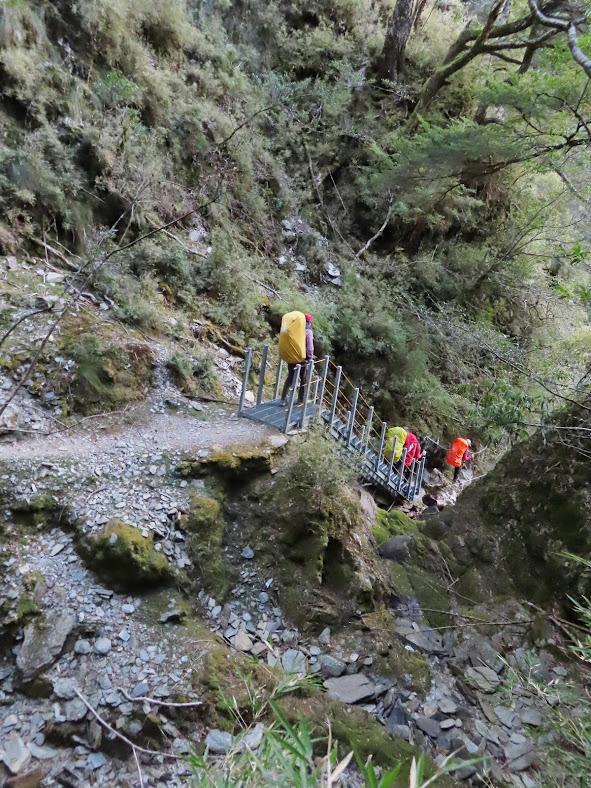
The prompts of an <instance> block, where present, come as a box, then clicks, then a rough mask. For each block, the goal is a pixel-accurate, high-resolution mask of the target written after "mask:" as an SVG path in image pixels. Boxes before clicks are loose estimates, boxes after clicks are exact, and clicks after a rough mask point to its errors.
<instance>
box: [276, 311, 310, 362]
mask: <svg viewBox="0 0 591 788" xmlns="http://www.w3.org/2000/svg"><path fill="white" fill-rule="evenodd" d="M279 358H281V359H282V360H283V361H285V362H286V363H287V364H301V363H302V361H304V360H305V358H306V316H305V315H304V313H303V312H288V313H287V314H286V315H283V319H282V321H281V331H280V332H279Z"/></svg>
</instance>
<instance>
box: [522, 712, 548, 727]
mask: <svg viewBox="0 0 591 788" xmlns="http://www.w3.org/2000/svg"><path fill="white" fill-rule="evenodd" d="M520 717H521V721H522V722H523V723H524V724H525V725H533V726H535V727H536V728H537V727H539V726H540V725H542V724H543V722H544V720H543V718H542V715H541V714H540V712H539V711H538V710H537V709H526V710H525V711H522V712H521V713H520Z"/></svg>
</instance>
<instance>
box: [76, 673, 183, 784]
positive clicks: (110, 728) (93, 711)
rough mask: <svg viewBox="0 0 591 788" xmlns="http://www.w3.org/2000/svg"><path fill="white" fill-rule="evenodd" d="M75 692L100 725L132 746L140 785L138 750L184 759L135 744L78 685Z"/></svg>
mask: <svg viewBox="0 0 591 788" xmlns="http://www.w3.org/2000/svg"><path fill="white" fill-rule="evenodd" d="M74 692H75V693H76V695H77V696H78V698H80V700H81V701H82V703H83V704H84V705H85V706H86V708H87V709H88V711H89V712H90V713H91V714H92V715H93V717H95V719H96V721H97V722H98V723H99V725H102V726H103V728H106V729H107V730H108V731H109V732H110V733H112V734H113V735H114V736H116V737H117V738H118V739H120V740H121V741H122V742H125V744H127V745H128V747H131V751H132V753H133V757H134V759H135V763H136V766H137V770H138V776H139V780H140V785H143V784H144V783H143V779H142V771H141V768H140V762H139V759H138V757H137V754H138V752H141V753H144V755H155V756H158V757H160V758H170V759H171V760H174V761H179V760H181V759H182V758H181V756H180V755H175V754H174V753H172V752H159V751H158V750H148V749H147V748H146V747H140V746H139V744H134V742H132V741H131V739H128V738H127V736H124V735H123V734H122V733H119V731H118V730H116V729H115V728H113V726H112V725H109V723H108V722H107V721H106V720H105V719H103V717H101V715H100V714H99V713H98V711H97V710H96V709H95V708H94V707H93V706H92V705H91V704H90V703H89V702H88V700H87V699H86V698H85V697H84V695H83V694H82V693H81V692H80V691H79V690H78V689H77V688H76V687H74Z"/></svg>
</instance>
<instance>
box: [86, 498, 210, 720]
mask: <svg viewBox="0 0 591 788" xmlns="http://www.w3.org/2000/svg"><path fill="white" fill-rule="evenodd" d="M93 495H94V493H93ZM117 691H118V692H120V693H121V694H122V695H125V697H126V698H127V700H130V701H131V702H132V703H139V702H140V701H141V702H143V703H152V704H153V705H154V706H168V707H170V708H172V709H185V708H192V707H195V706H202V705H203V704H202V703H201V701H200V700H196V701H192V702H188V703H173V702H172V701H166V700H155V699H154V698H146V697H143V696H142V697H140V698H132V696H131V695H129V694H128V693H127V692H125V690H124V689H123V688H122V687H117Z"/></svg>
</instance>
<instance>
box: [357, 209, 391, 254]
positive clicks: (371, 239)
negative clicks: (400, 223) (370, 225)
mask: <svg viewBox="0 0 591 788" xmlns="http://www.w3.org/2000/svg"><path fill="white" fill-rule="evenodd" d="M393 207H394V198H393V196H392V195H391V194H390V203H389V205H388V213H387V214H386V218H385V219H384V221H383V223H382V226H381V227H380V229H379V230H378V231H377V233H376V234H375V235H372V237H371V238H370V239H369V241H368V242H367V243H366V244H365V245H364V246H362V247H361V249H360V250H359V251H358V252H357V254H356V255H355V257H361V255H362V254H364V253H365V252H367V250H368V249H369V247H370V246H371V245H372V243H373V242H374V241H376V240H377V239H378V238H379V237H380V235H381V234H382V233H383V232H384V230H385V229H386V227H387V226H388V222H389V221H390V217H391V216H392V209H393Z"/></svg>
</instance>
